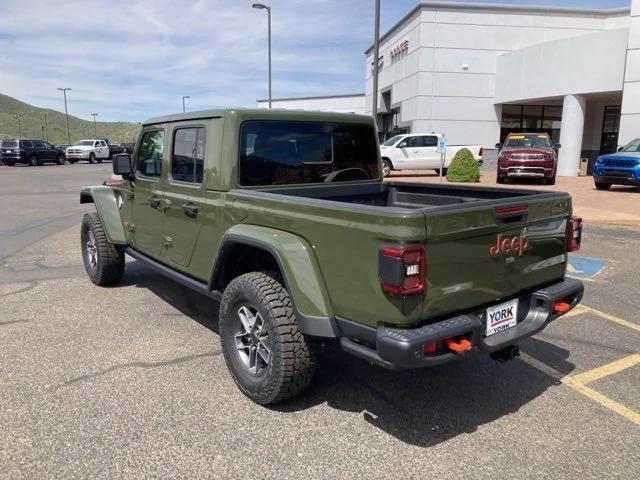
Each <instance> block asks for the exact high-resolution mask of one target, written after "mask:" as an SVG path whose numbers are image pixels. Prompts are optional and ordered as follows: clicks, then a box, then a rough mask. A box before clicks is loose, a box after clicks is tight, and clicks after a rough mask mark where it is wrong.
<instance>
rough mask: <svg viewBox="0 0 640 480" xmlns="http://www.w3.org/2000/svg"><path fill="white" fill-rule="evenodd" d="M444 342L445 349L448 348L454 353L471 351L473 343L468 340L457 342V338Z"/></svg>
mask: <svg viewBox="0 0 640 480" xmlns="http://www.w3.org/2000/svg"><path fill="white" fill-rule="evenodd" d="M443 341H444V345H445V347H447V348H448V349H449V350H451V351H452V352H453V353H462V352H466V351H467V350H471V342H470V341H469V340H467V339H466V338H460V339H458V340H456V339H455V337H452V338H445V339H444V340H443Z"/></svg>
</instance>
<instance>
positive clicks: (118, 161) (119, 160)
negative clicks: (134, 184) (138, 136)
mask: <svg viewBox="0 0 640 480" xmlns="http://www.w3.org/2000/svg"><path fill="white" fill-rule="evenodd" d="M111 164H112V166H113V173H115V174H116V175H122V178H124V179H125V180H132V179H133V167H132V166H131V156H130V155H129V154H128V153H119V154H118V155H115V156H114V157H113V160H112V161H111Z"/></svg>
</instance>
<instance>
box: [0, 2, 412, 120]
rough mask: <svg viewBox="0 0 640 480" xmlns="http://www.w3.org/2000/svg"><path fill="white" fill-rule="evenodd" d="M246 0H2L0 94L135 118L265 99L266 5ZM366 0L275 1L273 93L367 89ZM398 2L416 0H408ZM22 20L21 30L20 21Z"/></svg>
mask: <svg viewBox="0 0 640 480" xmlns="http://www.w3.org/2000/svg"><path fill="white" fill-rule="evenodd" d="M251 3H252V2H251V1H246V2H245V1H230V0H226V1H224V0H199V1H195V2H194V1H176V0H157V1H151V0H147V1H142V0H136V1H131V0H100V1H88V0H87V1H76V0H72V1H56V2H52V1H45V0H5V1H4V2H2V5H0V18H2V19H3V29H2V32H1V33H0V71H1V72H2V74H1V75H0V92H2V93H5V94H7V95H11V96H14V97H17V98H19V99H21V100H23V101H27V102H29V103H33V104H36V105H38V106H44V107H50V108H56V109H60V108H61V105H62V101H61V95H60V93H59V92H57V91H56V88H57V87H63V86H64V87H71V88H72V89H73V90H72V91H71V92H70V94H69V107H70V113H73V114H74V115H78V116H80V117H84V118H87V117H88V116H89V114H90V113H91V112H94V111H96V112H99V113H101V116H102V119H104V120H107V119H109V120H116V119H118V120H142V119H144V118H146V117H148V116H152V115H157V114H161V113H166V112H171V111H176V110H179V108H180V99H181V96H182V95H191V97H193V98H192V100H190V101H189V105H191V106H192V107H196V106H197V107H198V108H203V107H207V106H223V105H229V106H252V105H254V104H255V100H256V98H262V97H265V96H266V90H267V89H266V66H267V64H266V35H267V31H266V30H267V29H266V13H265V12H264V11H259V10H254V9H252V8H251ZM372 3H373V2H372V1H370V0H354V1H350V2H345V1H339V0H325V1H316V2H309V1H303V0H273V1H272V2H271V5H272V13H273V68H274V78H273V92H274V96H276V97H277V96H288V95H298V94H318V93H335V92H343V91H349V92H350V91H361V90H363V89H364V85H363V78H364V63H365V62H364V55H363V51H364V49H365V48H366V47H367V46H368V45H369V43H370V42H371V23H372V17H371V8H372ZM400 3H402V4H403V5H404V6H405V9H406V10H408V8H409V7H410V6H411V5H412V4H413V1H412V0H403V1H402V2H400ZM27 25H28V26H29V28H25V26H27Z"/></svg>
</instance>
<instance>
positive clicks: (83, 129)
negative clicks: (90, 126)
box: [82, 122, 87, 137]
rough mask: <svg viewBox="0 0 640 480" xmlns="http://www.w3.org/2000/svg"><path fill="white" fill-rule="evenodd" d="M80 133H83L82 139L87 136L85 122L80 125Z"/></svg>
mask: <svg viewBox="0 0 640 480" xmlns="http://www.w3.org/2000/svg"><path fill="white" fill-rule="evenodd" d="M82 132H83V133H82V136H83V137H86V136H87V122H84V123H83V124H82Z"/></svg>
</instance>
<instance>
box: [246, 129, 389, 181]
mask: <svg viewBox="0 0 640 480" xmlns="http://www.w3.org/2000/svg"><path fill="white" fill-rule="evenodd" d="M375 138H376V137H375V132H374V131H373V128H372V127H371V126H369V125H360V124H344V123H332V122H294V121H275V120H251V121H247V122H244V123H243V124H242V127H241V129H240V159H239V167H240V184H241V185H243V186H258V185H286V184H300V183H322V182H345V181H357V180H370V179H378V178H380V171H379V165H378V150H377V147H376V140H375Z"/></svg>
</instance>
